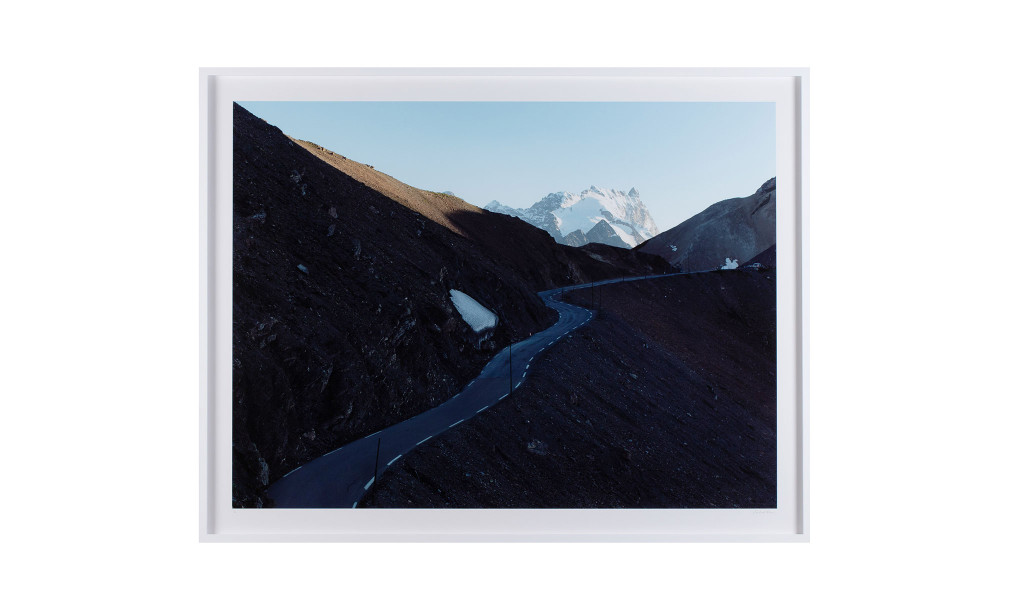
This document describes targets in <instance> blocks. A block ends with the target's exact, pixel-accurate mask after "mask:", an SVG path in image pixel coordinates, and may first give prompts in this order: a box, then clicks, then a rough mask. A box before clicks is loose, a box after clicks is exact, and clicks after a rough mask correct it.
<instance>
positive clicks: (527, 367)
mask: <svg viewBox="0 0 1009 610" xmlns="http://www.w3.org/2000/svg"><path fill="white" fill-rule="evenodd" d="M529 364H532V362H530V363H529ZM529 364H527V365H526V370H527V371H528V370H529Z"/></svg>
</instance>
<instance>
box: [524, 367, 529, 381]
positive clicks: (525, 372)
mask: <svg viewBox="0 0 1009 610" xmlns="http://www.w3.org/2000/svg"><path fill="white" fill-rule="evenodd" d="M528 374H529V370H528V369H526V370H525V371H524V372H523V373H522V379H525V378H526V375H528Z"/></svg>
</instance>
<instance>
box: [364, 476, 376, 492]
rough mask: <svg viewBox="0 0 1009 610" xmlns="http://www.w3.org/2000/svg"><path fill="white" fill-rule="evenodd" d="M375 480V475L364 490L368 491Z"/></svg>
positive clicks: (365, 485)
mask: <svg viewBox="0 0 1009 610" xmlns="http://www.w3.org/2000/svg"><path fill="white" fill-rule="evenodd" d="M374 482H375V477H371V480H370V481H368V482H367V483H365V484H364V490H365V491H368V488H369V487H371V484H372V483H374Z"/></svg>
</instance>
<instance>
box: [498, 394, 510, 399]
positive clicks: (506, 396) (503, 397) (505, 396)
mask: <svg viewBox="0 0 1009 610" xmlns="http://www.w3.org/2000/svg"><path fill="white" fill-rule="evenodd" d="M505 398H508V395H507V394H505V395H504V396H502V397H501V398H498V400H504V399H505Z"/></svg>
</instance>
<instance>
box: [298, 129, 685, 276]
mask: <svg viewBox="0 0 1009 610" xmlns="http://www.w3.org/2000/svg"><path fill="white" fill-rule="evenodd" d="M294 141H295V142H296V143H298V144H299V145H301V146H302V147H304V148H305V150H307V151H309V152H311V153H312V154H313V155H315V156H316V157H317V158H319V159H321V160H323V161H325V162H326V163H327V164H328V165H330V166H332V167H333V168H335V169H337V170H339V171H340V172H341V173H344V174H345V175H347V176H349V177H351V178H353V179H354V180H356V181H358V182H360V183H361V184H363V185H365V186H368V187H370V188H373V189H375V190H376V191H379V192H380V193H382V194H384V195H386V196H388V197H389V198H390V199H393V200H394V201H396V202H398V203H400V204H402V205H403V206H405V207H407V208H409V209H410V210H413V211H414V212H417V213H420V214H421V215H423V216H424V217H426V218H428V219H430V220H433V221H434V222H436V223H438V224H440V225H442V226H444V227H445V228H447V229H449V230H451V231H453V232H454V233H457V234H459V235H461V236H463V237H466V238H469V240H470V241H472V242H475V243H476V244H478V245H479V249H480V251H481V252H482V253H483V254H484V255H485V256H486V257H489V258H490V259H492V260H493V261H496V262H497V263H498V264H500V265H503V266H505V267H508V268H510V269H513V270H514V271H515V272H516V273H518V274H519V275H520V276H522V277H524V278H525V279H527V280H528V281H529V282H531V284H532V285H533V287H534V288H535V289H536V290H542V289H545V288H551V287H554V286H560V285H567V284H577V283H581V282H587V281H593V280H600V279H604V278H608V277H614V276H616V275H627V274H628V272H630V271H631V270H636V271H641V272H642V273H662V272H664V271H665V270H668V269H669V266H668V264H667V263H666V262H665V261H664V260H663V259H662V258H661V257H659V256H655V255H651V254H646V253H641V254H637V253H634V254H632V253H627V252H625V253H624V254H623V256H616V255H614V256H610V257H608V258H607V260H606V262H605V264H600V261H599V260H598V259H597V258H594V257H591V256H588V255H587V253H586V252H584V251H583V250H581V249H580V248H574V247H568V246H565V245H562V244H559V243H557V242H556V241H555V240H554V239H553V238H552V237H551V236H550V234H549V233H547V232H546V231H544V230H541V229H538V228H536V227H533V226H531V225H530V224H529V223H527V222H525V221H522V220H521V219H519V218H516V217H514V216H509V215H507V214H499V213H496V212H491V211H488V210H485V209H483V208H479V207H477V206H475V205H471V204H469V203H467V202H466V201H464V200H462V199H460V198H459V197H456V196H455V195H450V194H448V193H436V192H433V191H425V190H423V189H418V188H415V187H412V186H410V185H408V184H404V183H402V182H400V181H399V180H396V179H395V178H393V177H392V176H389V175H387V174H384V173H382V172H380V171H378V170H376V169H375V168H374V167H372V166H370V165H365V164H363V163H358V162H356V161H353V160H351V159H348V158H346V157H344V156H343V155H339V154H336V153H334V152H332V151H330V150H327V149H325V148H323V147H321V146H319V145H317V144H314V143H312V142H307V141H304V140H294ZM607 229H608V230H609V231H610V233H611V234H613V236H614V238H615V235H616V234H615V233H613V230H612V229H610V228H609V226H608V225H607ZM618 241H619V240H618ZM579 245H580V244H579ZM616 245H617V246H618V247H620V248H621V249H625V248H626V245H625V244H623V243H622V242H621V243H619V244H616Z"/></svg>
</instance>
